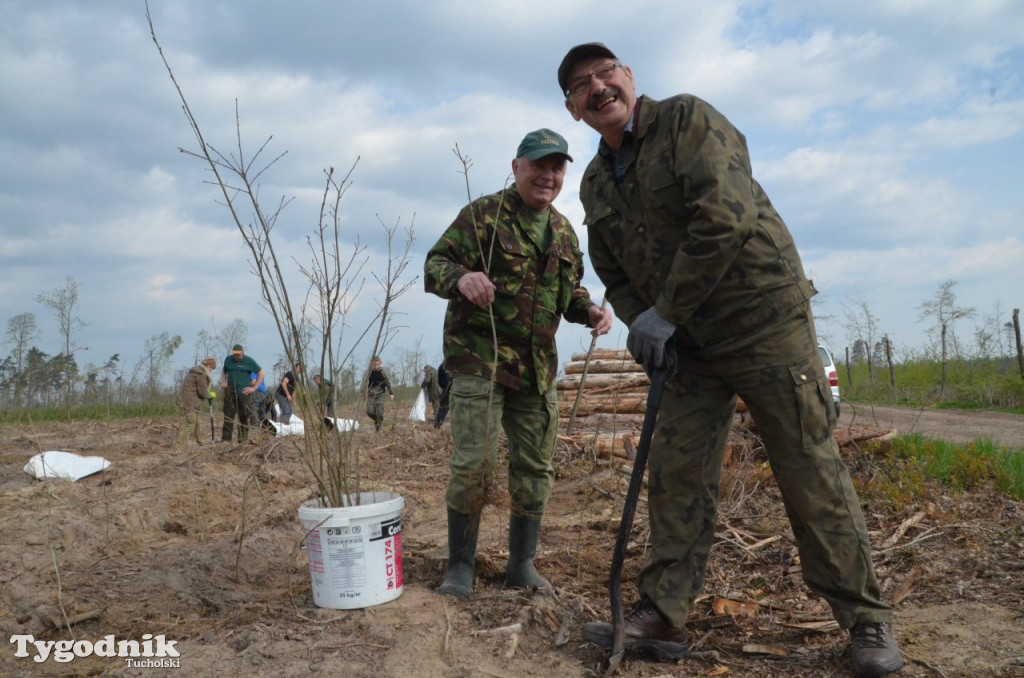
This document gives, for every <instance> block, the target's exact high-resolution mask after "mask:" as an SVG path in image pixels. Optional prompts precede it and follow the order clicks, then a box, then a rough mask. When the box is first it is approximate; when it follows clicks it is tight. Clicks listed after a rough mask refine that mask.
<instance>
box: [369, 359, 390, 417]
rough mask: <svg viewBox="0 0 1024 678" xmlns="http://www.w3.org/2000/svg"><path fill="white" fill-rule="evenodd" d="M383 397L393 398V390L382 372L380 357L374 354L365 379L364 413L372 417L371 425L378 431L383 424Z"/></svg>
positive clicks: (386, 376)
mask: <svg viewBox="0 0 1024 678" xmlns="http://www.w3.org/2000/svg"><path fill="white" fill-rule="evenodd" d="M385 398H390V399H391V400H394V399H395V392H394V391H393V390H391V382H390V381H389V380H388V375H387V374H385V373H384V368H383V367H382V366H381V359H380V358H379V357H378V356H374V357H373V363H372V364H371V366H370V375H369V376H368V377H367V379H366V414H368V415H369V416H370V418H371V419H373V426H374V428H375V429H376V430H378V431H380V430H381V428H382V427H383V426H384V409H385V408H384V406H385V405H386V404H387V403H386V400H385Z"/></svg>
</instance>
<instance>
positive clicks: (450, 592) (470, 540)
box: [437, 507, 480, 600]
mask: <svg viewBox="0 0 1024 678" xmlns="http://www.w3.org/2000/svg"><path fill="white" fill-rule="evenodd" d="M479 529H480V514H479V513H477V514H473V515H469V514H465V513H459V512H458V511H456V510H454V509H453V508H451V507H448V572H446V573H445V575H444V581H442V582H441V586H440V587H438V589H437V592H438V593H439V594H441V595H442V596H455V597H456V598H458V599H459V600H469V595H470V593H472V592H473V578H474V577H475V576H476V536H477V532H478V531H479Z"/></svg>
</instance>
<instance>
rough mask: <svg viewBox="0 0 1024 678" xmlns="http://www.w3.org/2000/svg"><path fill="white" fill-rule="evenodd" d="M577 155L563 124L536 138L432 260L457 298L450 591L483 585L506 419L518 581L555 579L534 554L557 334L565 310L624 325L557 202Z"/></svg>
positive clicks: (452, 323)
mask: <svg viewBox="0 0 1024 678" xmlns="http://www.w3.org/2000/svg"><path fill="white" fill-rule="evenodd" d="M571 159H572V158H570V157H569V151H568V144H566V142H565V139H563V138H562V137H561V136H560V135H558V134H556V133H555V132H552V131H551V130H547V129H541V130H537V131H535V132H531V133H530V134H527V135H526V137H525V138H524V139H523V141H522V143H521V144H520V145H519V149H518V151H517V153H516V158H515V160H513V161H512V172H513V174H514V176H515V179H516V182H515V184H513V185H512V186H510V187H508V188H507V189H505V190H503V191H501V192H499V193H494V194H492V195H488V196H484V197H482V198H480V199H478V200H475V201H474V202H472V203H471V204H469V205H467V206H466V207H464V208H463V209H462V210H461V212H460V213H459V215H458V217H456V219H455V221H454V222H452V224H451V225H450V226H449V227H448V229H447V230H446V231H445V232H444V234H443V235H442V236H441V238H440V239H439V240H438V241H437V243H436V244H435V245H434V246H433V247H432V248H431V249H430V252H429V253H428V254H427V260H426V263H425V265H424V284H425V287H426V290H427V292H432V293H434V294H436V295H438V296H440V297H442V298H444V299H448V310H447V313H446V314H445V322H444V358H445V362H444V366H445V369H446V370H447V372H448V373H449V374H450V376H451V378H452V384H451V393H450V407H451V420H452V440H453V447H454V450H453V453H452V457H451V460H450V471H451V472H450V476H449V481H448V489H447V491H446V493H445V501H446V503H447V506H448V551H449V557H448V572H447V574H446V575H445V578H444V581H443V582H442V584H441V587H440V588H439V592H440V593H442V594H445V595H453V596H456V597H458V598H460V599H463V600H466V599H468V598H469V595H470V592H471V590H472V585H473V577H474V564H475V560H476V536H477V531H478V528H479V521H480V511H481V509H482V508H483V504H484V501H485V499H486V497H487V495H488V492H489V490H490V486H491V484H492V483H493V481H494V478H495V464H496V460H497V447H498V425H499V422H500V425H501V426H502V428H503V429H504V430H505V433H506V435H507V437H508V455H509V470H508V484H509V488H508V491H509V500H510V504H511V506H510V516H509V561H508V566H507V568H506V572H505V575H506V584H507V585H509V586H512V587H516V588H527V587H539V588H548V589H549V588H550V587H551V584H550V583H549V582H548V581H547V580H546V579H544V578H543V577H541V576H540V575H539V574H538V573H537V570H536V568H535V567H534V564H533V559H534V556H535V554H536V550H537V540H538V537H539V534H540V521H541V516H542V514H543V511H544V507H545V505H546V504H547V500H548V497H549V496H550V494H551V487H552V485H553V483H554V477H555V474H554V469H553V467H552V463H551V460H552V457H553V455H554V450H555V433H556V430H557V427H558V408H557V401H556V397H555V377H556V374H557V372H558V353H557V350H556V345H555V331H556V330H557V329H558V324H559V321H560V319H561V318H562V317H564V318H565V319H566V320H568V321H569V322H575V323H579V324H584V325H588V326H590V327H592V328H594V329H593V333H594V334H595V335H598V334H604V333H606V332H607V331H608V329H609V328H610V327H611V322H612V319H611V314H610V312H609V311H607V310H602V309H601V308H600V307H599V306H597V305H596V304H594V302H593V301H591V299H590V293H589V292H587V290H586V288H584V287H582V286H581V284H580V283H581V281H582V279H583V262H582V259H583V256H582V253H581V252H580V249H579V244H578V240H577V238H576V233H575V232H574V231H573V229H572V226H571V225H570V224H569V222H568V220H567V219H566V218H565V217H563V216H562V215H561V214H559V212H558V211H557V210H556V209H555V208H554V207H552V206H551V203H552V202H553V201H554V199H555V198H556V197H557V196H558V193H559V192H560V191H561V188H562V181H563V179H564V176H565V167H566V162H567V161H568V160H571Z"/></svg>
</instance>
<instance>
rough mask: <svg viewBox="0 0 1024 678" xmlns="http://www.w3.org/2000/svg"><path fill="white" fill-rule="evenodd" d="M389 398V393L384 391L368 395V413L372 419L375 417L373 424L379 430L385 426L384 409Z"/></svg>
mask: <svg viewBox="0 0 1024 678" xmlns="http://www.w3.org/2000/svg"><path fill="white" fill-rule="evenodd" d="M387 398H388V396H387V394H386V393H383V392H382V393H377V394H374V395H368V396H366V414H367V416H369V417H370V419H373V426H374V428H376V429H377V430H378V431H379V430H380V429H381V427H382V426H384V410H385V405H387ZM332 409H333V408H332ZM330 416H334V415H333V414H332V415H330Z"/></svg>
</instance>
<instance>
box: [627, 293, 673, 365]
mask: <svg viewBox="0 0 1024 678" xmlns="http://www.w3.org/2000/svg"><path fill="white" fill-rule="evenodd" d="M675 332H676V326H675V325H673V324H672V323H670V322H669V321H667V320H665V319H664V318H662V317H661V316H660V315H659V314H658V311H657V310H656V309H655V308H654V307H653V306H651V307H650V308H649V309H647V310H646V311H644V312H643V313H641V314H640V315H638V316H637V317H636V320H634V321H633V324H632V325H630V326H629V336H628V337H626V348H627V349H629V353H630V355H632V356H633V359H634V360H636V361H637V362H638V363H640V365H641V366H642V367H643V368H644V372H646V373H647V374H648V375H650V374H651V373H652V372H653V371H654V370H656V369H658V368H660V367H665V366H667V361H668V359H669V357H668V356H667V355H666V351H665V344H667V343H668V340H669V339H671V338H672V335H673V334H675Z"/></svg>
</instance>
